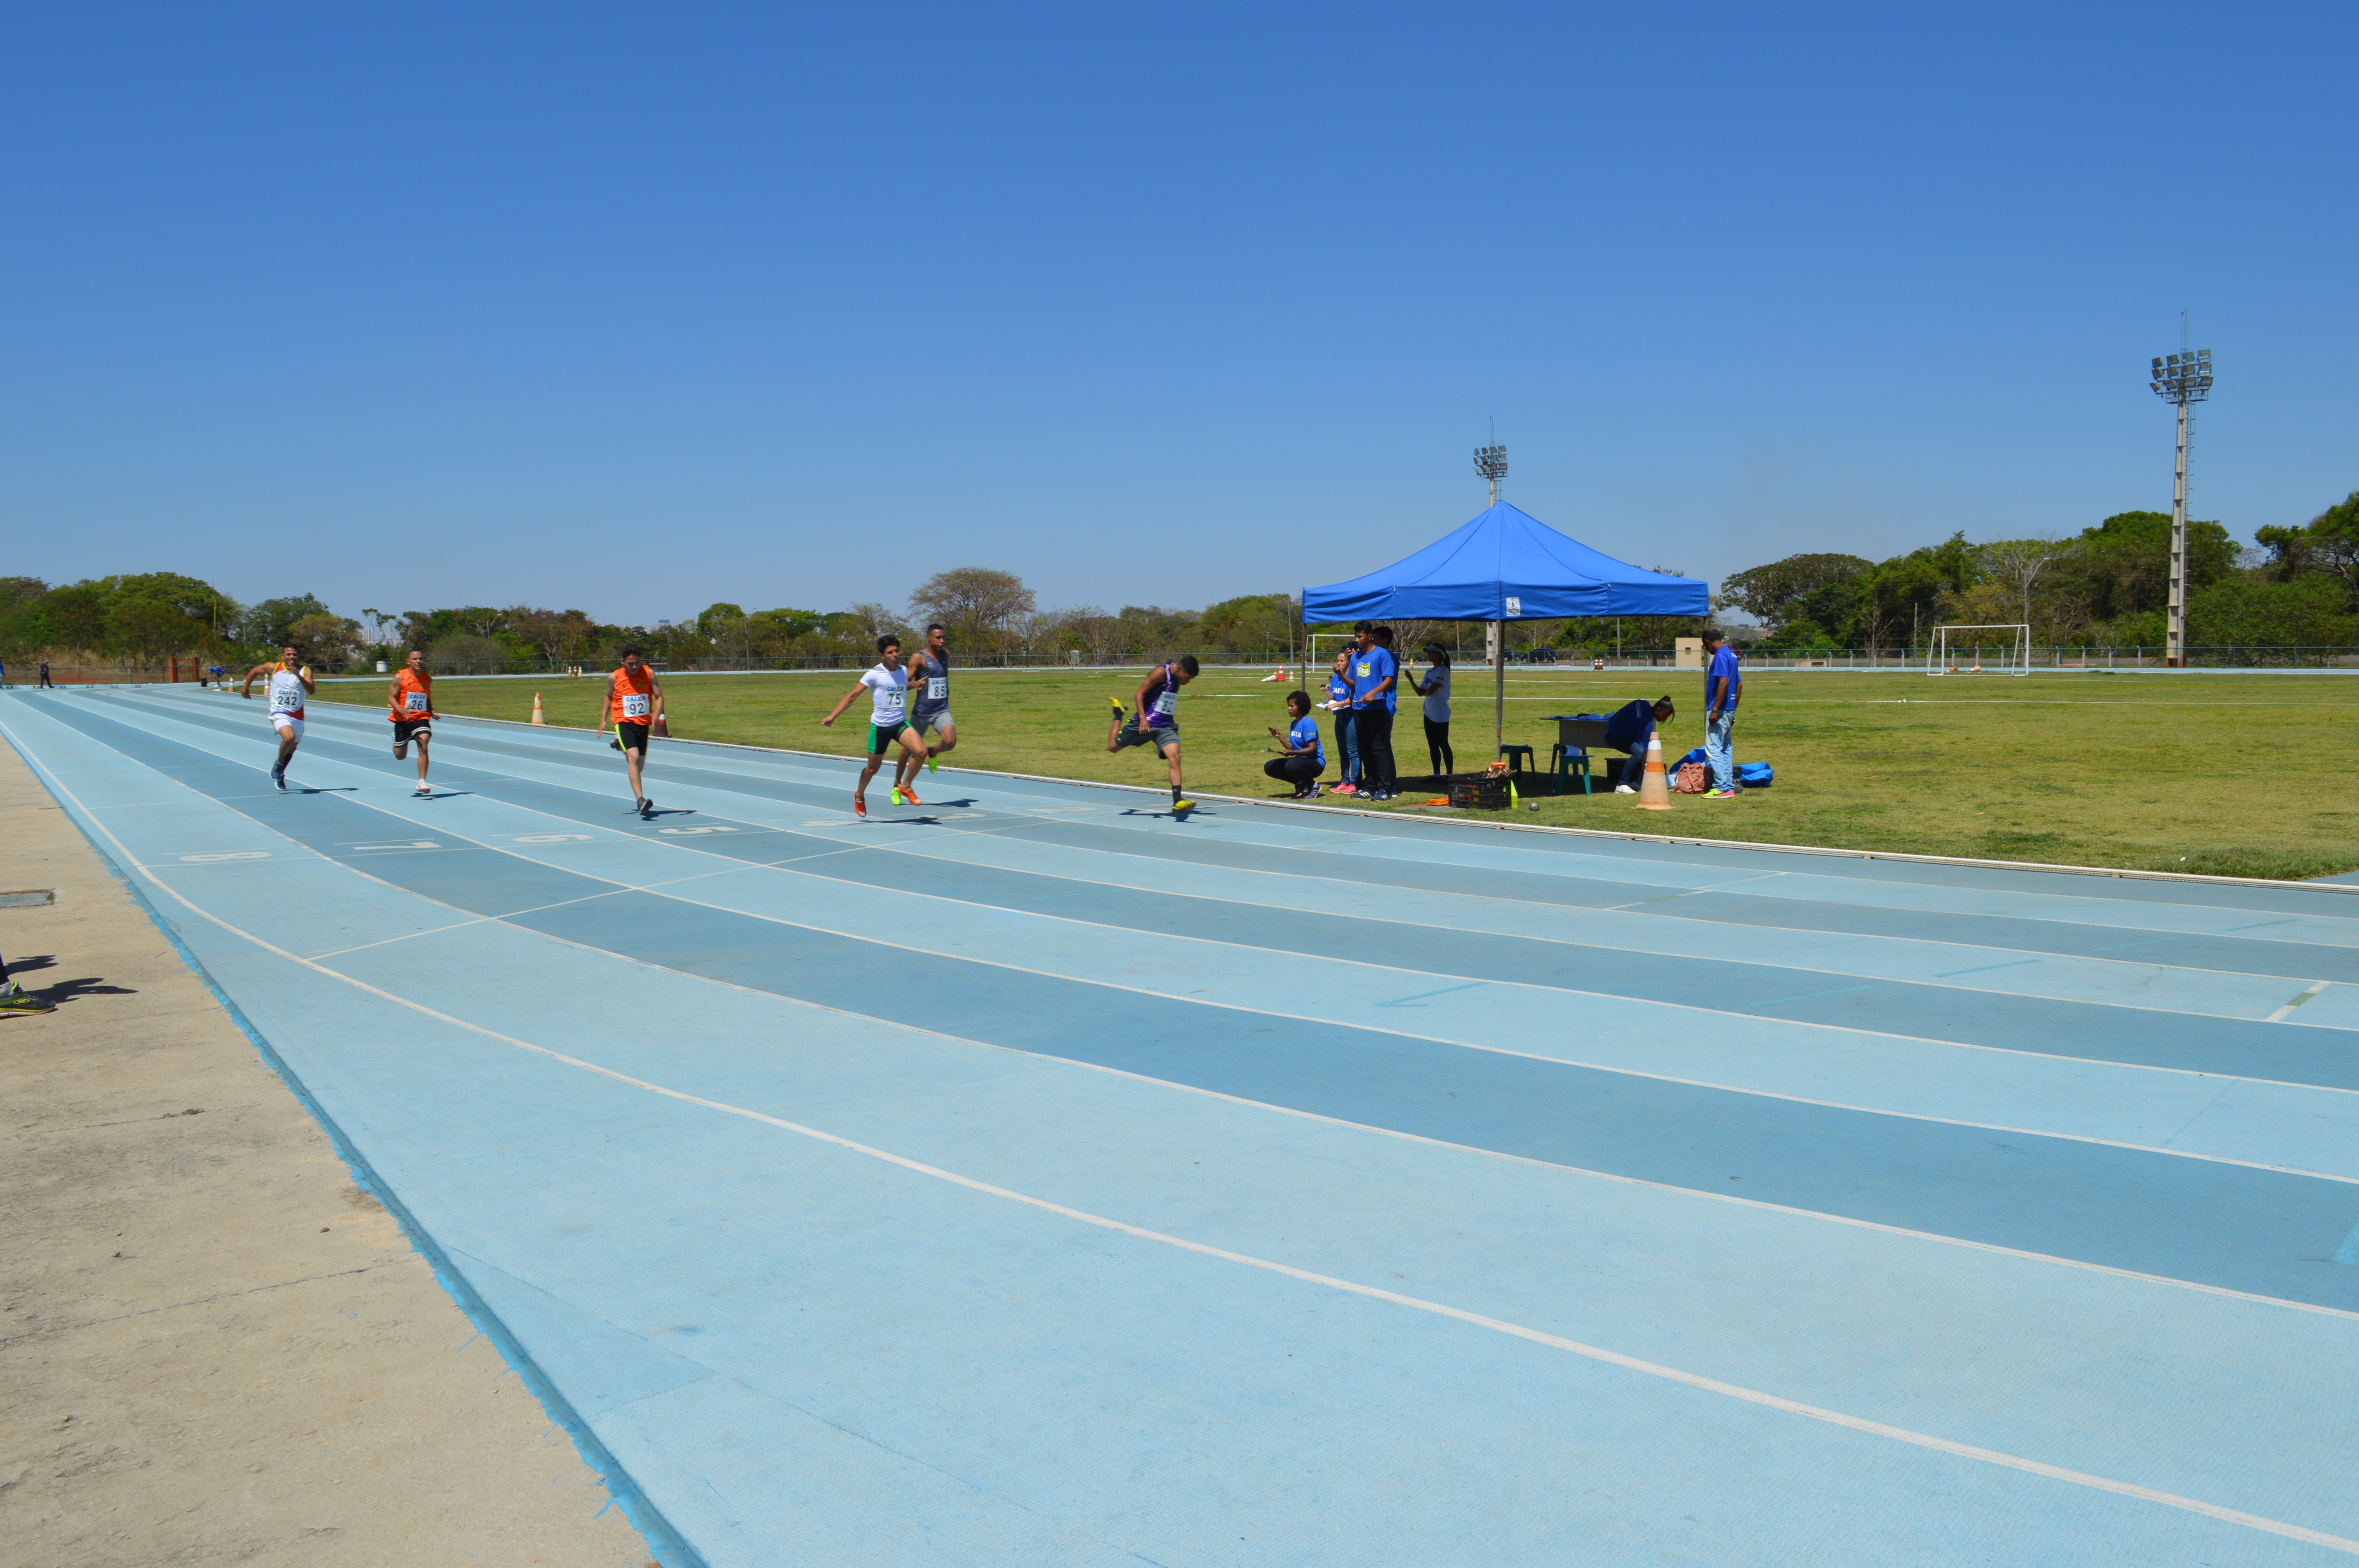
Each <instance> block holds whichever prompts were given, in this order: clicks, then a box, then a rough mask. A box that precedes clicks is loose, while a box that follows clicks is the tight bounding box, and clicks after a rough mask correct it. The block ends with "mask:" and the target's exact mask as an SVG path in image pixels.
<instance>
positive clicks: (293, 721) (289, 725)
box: [270, 713, 303, 741]
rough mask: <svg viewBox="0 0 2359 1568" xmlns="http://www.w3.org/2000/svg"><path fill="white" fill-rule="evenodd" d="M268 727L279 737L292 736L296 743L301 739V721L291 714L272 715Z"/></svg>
mask: <svg viewBox="0 0 2359 1568" xmlns="http://www.w3.org/2000/svg"><path fill="white" fill-rule="evenodd" d="M270 727H271V728H272V729H273V730H277V731H278V732H279V733H280V734H281V735H292V736H294V737H295V739H296V740H298V741H300V740H302V739H303V721H302V720H301V719H298V718H296V717H295V716H294V715H293V714H291V713H274V714H272V715H271V716H270Z"/></svg>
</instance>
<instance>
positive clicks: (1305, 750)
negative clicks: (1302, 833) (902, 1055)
mask: <svg viewBox="0 0 2359 1568" xmlns="http://www.w3.org/2000/svg"><path fill="white" fill-rule="evenodd" d="M1286 719H1287V723H1286V732H1285V733H1284V734H1282V735H1281V734H1279V733H1278V730H1277V726H1276V725H1271V726H1270V727H1269V735H1270V739H1271V740H1273V741H1277V744H1278V753H1277V756H1275V757H1272V758H1271V759H1270V760H1269V761H1268V762H1264V763H1263V764H1262V765H1261V771H1262V772H1263V773H1267V774H1268V775H1269V776H1270V777H1272V778H1274V779H1276V780H1277V781H1278V782H1279V783H1280V784H1292V785H1293V786H1294V798H1295V799H1297V800H1312V799H1316V798H1317V796H1318V795H1319V775H1320V774H1321V773H1325V772H1326V771H1327V748H1326V747H1325V746H1323V745H1321V744H1320V741H1319V720H1317V719H1313V718H1311V717H1310V693H1309V692H1307V691H1289V692H1288V693H1287V694H1286Z"/></svg>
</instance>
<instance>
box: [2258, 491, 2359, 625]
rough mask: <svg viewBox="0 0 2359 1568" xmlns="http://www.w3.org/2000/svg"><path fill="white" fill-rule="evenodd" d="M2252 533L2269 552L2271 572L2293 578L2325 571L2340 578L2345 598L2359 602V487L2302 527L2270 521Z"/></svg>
mask: <svg viewBox="0 0 2359 1568" xmlns="http://www.w3.org/2000/svg"><path fill="white" fill-rule="evenodd" d="M2253 537H2254V538H2255V539H2256V540H2258V541H2259V542H2260V545H2261V547H2262V548H2264V549H2266V550H2267V551H2268V552H2269V555H2270V560H2269V565H2268V568H2267V569H2268V571H2269V573H2270V575H2271V576H2273V577H2276V578H2277V579H2279V580H2281V581H2290V580H2292V579H2295V578H2299V577H2301V576H2303V575H2305V574H2308V573H2312V572H2317V573H2323V574H2325V575H2327V576H2330V577H2332V578H2335V579H2340V580H2341V582H2342V584H2343V595H2344V597H2345V599H2346V600H2347V601H2348V602H2350V603H2352V604H2353V605H2354V606H2359V490H2354V491H2353V492H2351V493H2350V494H2349V495H2347V496H2344V497H2343V500H2342V501H2341V503H2338V504H2336V505H2333V506H2330V507H2328V508H2327V509H2326V510H2325V511H2323V512H2321V513H2320V514H2318V515H2317V516H2315V517H2313V518H2311V519H2310V521H2309V522H2308V523H2305V524H2302V525H2301V526H2300V527H2299V528H2281V527H2278V526H2277V525H2276V524H2267V525H2264V526H2262V527H2259V528H2256V529H2255V530H2254V531H2253Z"/></svg>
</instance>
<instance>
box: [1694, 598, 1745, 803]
mask: <svg viewBox="0 0 2359 1568" xmlns="http://www.w3.org/2000/svg"><path fill="white" fill-rule="evenodd" d="M1703 646H1704V652H1705V653H1707V654H1711V655H1712V664H1711V665H1710V666H1709V667H1708V668H1706V669H1705V671H1704V673H1703V762H1704V766H1705V767H1707V768H1709V769H1710V770H1711V771H1712V788H1711V789H1709V790H1707V791H1705V792H1704V793H1705V795H1706V797H1707V798H1709V799H1712V800H1734V799H1735V798H1736V761H1735V759H1736V699H1737V697H1738V696H1739V695H1741V694H1742V693H1743V692H1744V690H1745V677H1744V676H1743V675H1741V674H1739V673H1738V671H1737V668H1736V650H1735V649H1734V648H1732V647H1730V646H1729V645H1728V639H1727V638H1726V637H1723V636H1722V635H1721V633H1720V629H1719V628H1718V627H1714V626H1707V627H1705V628H1704V629H1703Z"/></svg>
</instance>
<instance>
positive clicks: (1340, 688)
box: [1327, 675, 1352, 702]
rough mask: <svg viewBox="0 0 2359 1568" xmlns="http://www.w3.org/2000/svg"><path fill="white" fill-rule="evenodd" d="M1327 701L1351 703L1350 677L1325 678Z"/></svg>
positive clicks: (1332, 676) (1333, 676)
mask: <svg viewBox="0 0 2359 1568" xmlns="http://www.w3.org/2000/svg"><path fill="white" fill-rule="evenodd" d="M1327 700H1328V701H1330V702H1349V701H1351V700H1352V681H1351V677H1350V676H1339V675H1330V676H1328V677H1327Z"/></svg>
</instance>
